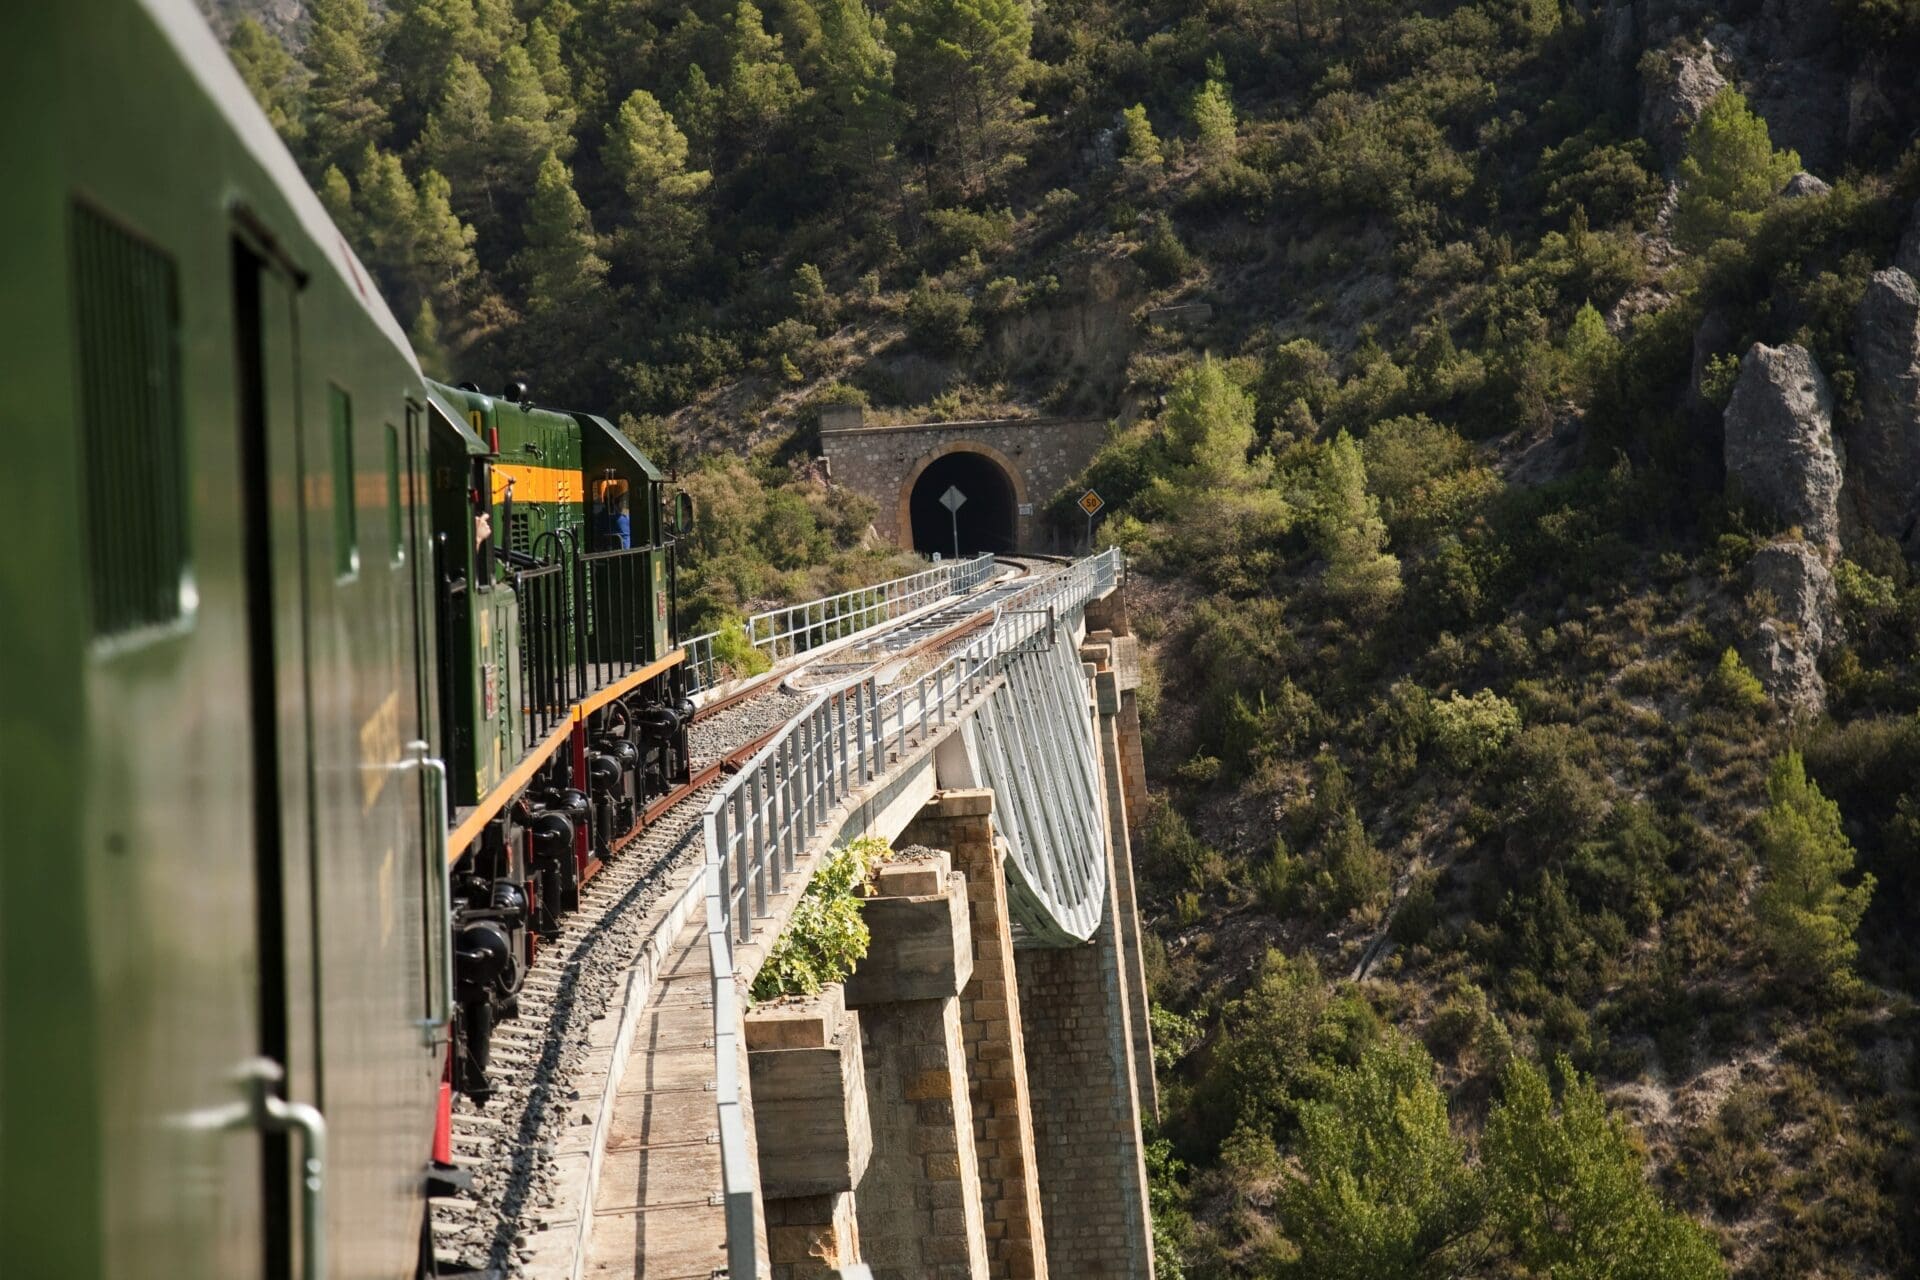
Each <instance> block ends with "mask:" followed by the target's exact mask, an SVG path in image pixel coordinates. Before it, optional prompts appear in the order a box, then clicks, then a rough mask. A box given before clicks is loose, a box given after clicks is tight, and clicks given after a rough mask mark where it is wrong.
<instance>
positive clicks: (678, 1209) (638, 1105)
mask: <svg viewBox="0 0 1920 1280" xmlns="http://www.w3.org/2000/svg"><path fill="white" fill-rule="evenodd" d="M706 927H707V926H706V916H705V913H704V912H702V911H696V912H695V913H694V917H693V919H691V920H690V921H688V923H687V925H686V926H685V927H684V928H683V929H681V931H680V933H679V936H677V937H676V938H675V939H674V943H673V953H672V955H671V957H670V958H669V959H668V961H667V963H666V965H665V967H664V968H663V969H662V971H661V973H660V976H659V977H658V979H656V981H655V982H654V985H653V990H652V992H651V993H650V994H649V996H648V999H647V1003H646V1007H645V1008H644V1009H643V1010H642V1011H641V1014H640V1019H639V1023H638V1025H637V1026H636V1028H635V1030H634V1036H633V1045H632V1048H631V1050H630V1052H629V1054H628V1056H627V1062H626V1069H625V1071H624V1072H623V1073H622V1075H621V1077H620V1087H619V1090H618V1092H617V1094H616V1097H615V1102H614V1113H613V1124H612V1128H611V1130H610V1132H609V1134H608V1137H607V1149H606V1155H605V1157H604V1161H603V1163H602V1165H601V1169H600V1178H599V1184H598V1187H597V1188H596V1190H595V1194H594V1202H593V1223H592V1233H591V1236H590V1239H589V1242H588V1245H587V1251H586V1260H585V1267H584V1270H583V1274H585V1275H588V1276H604V1277H612V1276H632V1277H637V1278H639V1280H710V1278H711V1277H712V1276H713V1274H714V1273H715V1271H716V1270H721V1271H724V1269H725V1267H726V1265H727V1224H726V1213H725V1210H724V1208H723V1207H722V1205H721V1204H720V1203H719V1200H718V1196H719V1192H720V1188H721V1175H720V1147H719V1145H718V1144H717V1143H716V1142H714V1141H712V1140H711V1137H710V1135H712V1134H713V1131H714V1094H713V971H712V969H711V968H710V967H709V964H708V959H707V955H708V952H707V934H706Z"/></svg>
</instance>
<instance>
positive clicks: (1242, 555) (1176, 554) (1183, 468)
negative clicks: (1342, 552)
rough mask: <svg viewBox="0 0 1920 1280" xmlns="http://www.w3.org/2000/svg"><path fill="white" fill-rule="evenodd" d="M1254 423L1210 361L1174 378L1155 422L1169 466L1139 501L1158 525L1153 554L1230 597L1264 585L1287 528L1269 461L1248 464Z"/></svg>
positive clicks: (1239, 393) (1243, 397) (1245, 399)
mask: <svg viewBox="0 0 1920 1280" xmlns="http://www.w3.org/2000/svg"><path fill="white" fill-rule="evenodd" d="M1253 420H1254V404H1253V397H1252V396H1250V395H1248V394H1247V393H1246V392H1245V391H1243V390H1242V389H1241V388H1240V387H1238V386H1237V385H1235V384H1234V382H1233V380H1232V379H1231V378H1229V377H1228V376H1227V373H1226V370H1225V369H1224V368H1222V367H1221V366H1220V365H1219V363H1217V362H1216V361H1214V360H1212V359H1211V358H1209V359H1206V360H1203V361H1201V362H1200V363H1199V364H1197V365H1195V366H1193V367H1192V368H1190V369H1187V370H1186V371H1184V372H1183V373H1181V375H1180V376H1179V377H1178V378H1176V379H1175V380H1174V384H1173V386H1172V388H1171V389H1170V390H1169V391H1168V393H1167V407H1166V409H1165V411H1164V412H1163V413H1162V414H1161V418H1160V426H1161V429H1162V431H1163V433H1164V437H1163V438H1164V440H1165V450H1166V454H1167V460H1168V463H1169V464H1170V465H1169V466H1168V468H1167V472H1166V474H1163V475H1161V476H1158V477H1156V478H1155V479H1154V481H1153V483H1152V484H1151V485H1150V486H1149V488H1148V490H1147V493H1146V500H1147V507H1148V509H1150V510H1152V511H1154V512H1157V513H1159V514H1161V515H1162V516H1163V517H1165V518H1164V520H1163V522H1162V524H1161V525H1160V526H1159V529H1160V535H1159V539H1158V541H1157V543H1156V551H1157V553H1158V554H1160V555H1162V556H1165V557H1167V558H1168V560H1169V561H1170V562H1177V563H1184V564H1191V565H1193V566H1194V570H1195V572H1196V573H1198V574H1199V575H1200V576H1201V577H1203V578H1204V579H1206V580H1208V581H1210V582H1212V583H1214V584H1215V585H1219V586H1223V587H1228V588H1230V589H1234V590H1255V589H1257V588H1258V587H1259V586H1260V585H1261V584H1262V583H1264V581H1265V579H1266V576H1267V574H1268V573H1269V572H1270V570H1271V569H1272V568H1273V566H1274V562H1275V561H1274V557H1275V544H1276V540H1277V539H1278V538H1279V536H1280V535H1281V534H1283V533H1285V532H1286V531H1287V529H1288V528H1289V527H1290V526H1291V525H1292V522H1293V512H1292V509H1291V508H1290V507H1289V506H1288V504H1287V502H1286V500H1285V499H1284V498H1283V497H1282V496H1281V494H1280V493H1279V492H1278V491H1277V490H1275V489H1274V488H1273V486H1272V483H1271V481H1272V477H1273V462H1272V459H1271V458H1269V457H1268V456H1267V455H1266V454H1264V453H1261V454H1258V455H1255V456H1252V457H1249V456H1248V455H1249V453H1250V452H1251V451H1252V449H1253V446H1254V441H1255V437H1254V430H1253Z"/></svg>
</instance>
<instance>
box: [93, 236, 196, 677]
mask: <svg viewBox="0 0 1920 1280" xmlns="http://www.w3.org/2000/svg"><path fill="white" fill-rule="evenodd" d="M72 267H73V289H74V296H75V303H76V313H77V318H78V330H77V334H76V337H77V339H78V346H79V357H80V379H79V384H80V447H81V450H82V455H83V459H84V463H85V477H86V479H85V481H84V492H85V506H86V534H87V570H88V574H87V576H88V583H87V585H88V592H89V601H90V604H91V612H92V622H93V635H94V638H95V639H107V638H109V637H113V636H118V635H123V634H125V633H127V632H131V631H136V630H139V629H141V628H145V627H153V626H160V625H164V624H166V623H171V622H174V621H177V620H178V619H179V618H181V617H182V616H183V615H184V614H186V613H188V612H190V611H191V609H192V604H191V600H192V594H193V588H192V579H191V577H190V575H189V573H188V564H187V504H186V460H185V440H184V432H185V427H184V418H183V413H182V409H181V385H180V344H179V336H178V335H179V318H180V304H179V280H178V273H177V270H176V268H175V266H174V262H173V259H172V258H170V257H168V256H167V255H166V254H165V253H163V252H162V251H160V250H159V249H156V248H154V247H153V246H152V245H150V244H148V243H146V242H145V241H143V240H140V239H137V238H135V237H134V236H132V235H130V234H128V233H127V232H125V231H123V230H121V229H120V228H119V227H118V226H116V225H114V224H113V223H112V222H110V221H108V220H107V219H106V218H105V217H103V216H101V215H100V214H98V213H96V212H94V211H93V210H92V209H89V208H87V207H86V206H84V205H78V204H76V205H75V206H74V207H73V262H72Z"/></svg>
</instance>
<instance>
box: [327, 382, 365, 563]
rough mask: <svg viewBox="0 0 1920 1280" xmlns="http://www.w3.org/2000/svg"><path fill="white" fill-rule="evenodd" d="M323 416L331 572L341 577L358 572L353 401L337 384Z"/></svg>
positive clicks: (328, 391) (329, 392)
mask: <svg viewBox="0 0 1920 1280" xmlns="http://www.w3.org/2000/svg"><path fill="white" fill-rule="evenodd" d="M327 419H328V427H329V432H328V434H329V435H331V436H332V440H333V572H334V575H335V576H336V577H338V578H341V579H343V580H344V579H348V578H352V577H354V576H355V575H356V574H358V573H359V572H360V546H359V530H358V528H357V527H356V525H357V516H356V513H355V509H354V496H355V495H354V492H353V482H354V470H353V401H352V400H351V399H350V398H348V396H347V393H346V392H344V391H342V390H341V389H340V388H338V387H328V388H327Z"/></svg>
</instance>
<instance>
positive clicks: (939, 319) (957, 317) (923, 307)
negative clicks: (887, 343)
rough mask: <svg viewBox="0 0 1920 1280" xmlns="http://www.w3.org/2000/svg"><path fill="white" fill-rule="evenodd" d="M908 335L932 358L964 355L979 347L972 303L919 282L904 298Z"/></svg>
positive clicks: (977, 327)
mask: <svg viewBox="0 0 1920 1280" xmlns="http://www.w3.org/2000/svg"><path fill="white" fill-rule="evenodd" d="M907 336H908V337H910V338H912V339H913V341H914V344H915V345H916V346H919V347H921V348H923V349H924V350H926V351H929V352H931V353H933V354H934V355H946V356H957V355H964V354H966V353H967V352H969V351H971V350H973V349H974V348H975V347H977V346H979V345H980V328H979V326H978V325H976V324H974V323H973V302H972V300H971V299H969V298H968V297H967V295H966V294H964V293H954V292H951V291H949V290H946V289H942V288H940V287H939V286H938V285H936V284H934V283H932V282H931V281H928V280H922V281H921V282H920V283H919V284H918V285H916V286H914V289H913V292H912V293H911V294H909V295H908V297H907Z"/></svg>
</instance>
